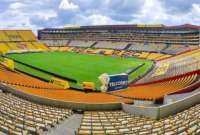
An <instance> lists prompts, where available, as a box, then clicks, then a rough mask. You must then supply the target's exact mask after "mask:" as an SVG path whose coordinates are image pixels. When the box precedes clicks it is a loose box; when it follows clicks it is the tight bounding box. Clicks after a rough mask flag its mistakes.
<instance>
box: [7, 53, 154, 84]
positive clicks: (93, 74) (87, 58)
mask: <svg viewBox="0 0 200 135" xmlns="http://www.w3.org/2000/svg"><path fill="white" fill-rule="evenodd" d="M7 56H8V57H9V58H12V59H15V60H18V61H20V62H23V63H26V64H29V65H32V66H34V67H39V68H41V69H43V70H46V71H50V72H53V73H55V74H58V75H62V76H65V77H68V78H72V79H75V80H77V81H78V82H79V83H82V82H84V81H86V82H88V81H89V82H94V83H95V84H96V86H97V88H99V86H100V81H99V80H98V77H99V76H100V75H101V74H103V73H108V74H119V73H124V72H126V71H127V70H128V69H132V68H135V67H137V66H138V65H140V64H143V63H145V66H143V67H142V68H140V69H139V70H137V71H136V72H134V73H132V74H130V75H129V81H130V80H134V79H135V78H137V77H138V76H141V75H143V74H144V73H146V72H147V71H148V70H149V69H150V68H151V66H152V64H153V62H151V61H147V60H141V59H134V58H121V57H111V56H98V55H90V54H78V53H73V52H43V53H24V54H9V55H7ZM16 68H17V69H19V70H21V71H23V72H26V73H29V74H31V75H34V76H38V77H40V78H43V79H45V80H50V79H51V76H50V75H48V74H44V73H42V72H40V71H38V70H33V69H31V68H29V67H26V66H24V65H22V64H19V63H16ZM72 85H73V86H74V87H77V86H75V85H76V84H73V83H72Z"/></svg>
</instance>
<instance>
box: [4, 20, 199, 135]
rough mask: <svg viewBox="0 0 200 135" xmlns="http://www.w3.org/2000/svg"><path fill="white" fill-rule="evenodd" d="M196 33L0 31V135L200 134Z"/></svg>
mask: <svg viewBox="0 0 200 135" xmlns="http://www.w3.org/2000/svg"><path fill="white" fill-rule="evenodd" d="M199 45H200V26H196V25H191V24H184V25H178V26H166V25H161V24H155V25H147V24H146V25H144V24H135V25H96V26H68V27H64V28H44V29H40V30H38V34H37V36H36V35H35V34H34V33H33V32H32V31H31V30H0V53H1V56H0V61H1V65H0V89H1V91H0V97H1V98H0V134H2V135H6V134H9V135H28V134H39V135H43V134H47V135H51V134H58V135H59V134H67V135H70V134H75V135H104V134H105V135H133V134H135V135H149V134H152V135H161V134H163V135H177V134H179V135H197V134H200V104H199V103H200V100H199V99H200V92H199V88H200V80H199V74H200V49H199Z"/></svg>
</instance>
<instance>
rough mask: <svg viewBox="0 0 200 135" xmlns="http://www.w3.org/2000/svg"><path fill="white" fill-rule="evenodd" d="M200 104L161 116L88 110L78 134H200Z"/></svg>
mask: <svg viewBox="0 0 200 135" xmlns="http://www.w3.org/2000/svg"><path fill="white" fill-rule="evenodd" d="M199 111H200V105H199V104H198V105H196V106H193V107H191V108H189V109H187V110H185V111H183V112H180V113H177V114H175V115H173V116H169V117H166V118H163V119H160V120H154V119H150V118H146V117H142V116H135V115H133V114H129V113H126V112H123V111H104V112H85V113H84V117H83V118H82V122H81V126H80V128H79V129H78V130H77V135H85V134H115V135H121V134H123V135H130V134H137V135H147V134H151V135H154V134H155V135H157V134H163V135H172V134H185V135H186V134H200V117H199V113H200V112H199Z"/></svg>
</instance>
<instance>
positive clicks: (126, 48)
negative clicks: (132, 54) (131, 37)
mask: <svg viewBox="0 0 200 135" xmlns="http://www.w3.org/2000/svg"><path fill="white" fill-rule="evenodd" d="M131 45H132V44H128V45H127V46H126V47H125V48H124V50H128V48H129V47H130V46H131Z"/></svg>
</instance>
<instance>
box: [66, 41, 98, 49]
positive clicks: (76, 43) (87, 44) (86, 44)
mask: <svg viewBox="0 0 200 135" xmlns="http://www.w3.org/2000/svg"><path fill="white" fill-rule="evenodd" d="M94 43H95V41H77V40H75V41H71V42H70V43H69V46H74V47H91V45H93V44H94Z"/></svg>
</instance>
